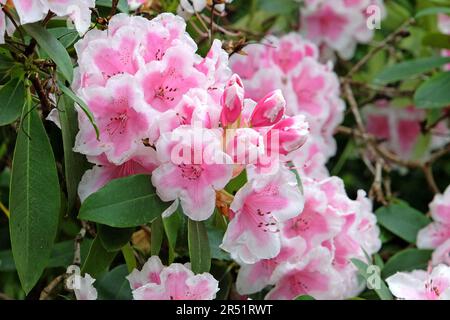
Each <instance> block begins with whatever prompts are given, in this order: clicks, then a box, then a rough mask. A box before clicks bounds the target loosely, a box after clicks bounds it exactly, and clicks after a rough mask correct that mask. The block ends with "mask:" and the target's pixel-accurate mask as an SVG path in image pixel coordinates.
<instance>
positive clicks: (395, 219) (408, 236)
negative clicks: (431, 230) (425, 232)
mask: <svg viewBox="0 0 450 320" xmlns="http://www.w3.org/2000/svg"><path fill="white" fill-rule="evenodd" d="M376 216H377V220H378V223H379V224H380V225H382V226H383V227H385V228H386V229H387V230H389V231H390V232H392V233H393V234H395V235H396V236H398V237H400V238H402V239H403V240H405V241H407V242H409V243H415V242H416V236H417V233H418V232H419V230H420V229H422V228H423V227H425V226H426V225H427V224H428V223H429V222H430V220H429V219H428V218H427V217H426V216H425V215H424V214H422V213H421V212H419V211H417V210H415V209H414V208H411V207H410V206H408V205H406V204H392V205H390V206H388V207H381V208H379V209H378V210H377V211H376Z"/></svg>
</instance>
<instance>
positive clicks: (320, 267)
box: [265, 247, 341, 300]
mask: <svg viewBox="0 0 450 320" xmlns="http://www.w3.org/2000/svg"><path fill="white" fill-rule="evenodd" d="M331 260H332V256H331V254H330V252H329V251H328V250H327V249H325V248H321V247H319V248H316V249H314V250H312V251H310V252H309V254H307V255H306V256H304V257H303V259H301V260H300V261H299V262H297V263H296V264H290V263H287V264H285V265H283V266H282V267H281V268H278V269H277V270H276V271H275V273H274V275H273V279H274V281H275V282H276V285H275V287H274V288H273V289H272V290H270V291H269V293H268V294H267V295H266V297H265V299H266V300H292V299H294V298H296V297H297V296H300V295H310V296H313V297H314V298H316V299H332V298H334V297H336V296H338V293H337V292H338V291H339V290H341V289H340V288H339V280H340V278H339V275H338V273H337V272H336V271H335V270H333V268H332V266H331Z"/></svg>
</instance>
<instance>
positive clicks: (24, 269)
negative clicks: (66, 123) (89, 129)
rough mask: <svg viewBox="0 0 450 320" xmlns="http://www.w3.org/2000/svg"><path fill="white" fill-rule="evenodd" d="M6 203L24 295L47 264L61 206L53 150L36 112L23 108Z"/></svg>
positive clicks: (12, 243)
mask: <svg viewBox="0 0 450 320" xmlns="http://www.w3.org/2000/svg"><path fill="white" fill-rule="evenodd" d="M30 107H31V106H30ZM9 203H10V211H11V219H10V234H11V245H12V251H13V255H14V261H15V264H16V267H17V272H18V274H19V278H20V281H21V283H22V287H23V289H24V291H25V292H26V293H28V292H29V291H30V290H31V289H32V288H33V287H34V285H35V284H36V282H37V281H38V279H39V278H40V276H41V274H42V272H43V271H44V269H45V267H46V266H47V265H48V261H49V258H50V254H51V252H52V248H53V242H54V240H55V237H56V231H57V228H58V221H59V212H60V204H61V196H60V187H59V181H58V172H57V170H56V164H55V158H54V156H53V150H52V147H51V145H50V141H49V139H48V137H47V134H46V132H45V129H44V126H43V124H42V121H41V119H40V118H39V115H38V112H37V110H36V109H30V110H28V108H24V113H23V119H22V124H21V129H20V130H19V134H18V137H17V142H16V148H15V151H14V160H13V166H12V173H11V190H10V201H9Z"/></svg>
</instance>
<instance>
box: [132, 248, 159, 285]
mask: <svg viewBox="0 0 450 320" xmlns="http://www.w3.org/2000/svg"><path fill="white" fill-rule="evenodd" d="M163 270H164V265H163V264H162V262H161V260H160V259H159V257H158V256H151V257H150V258H149V259H148V260H147V262H146V263H145V264H144V266H143V267H142V270H141V271H139V270H137V269H134V270H133V271H132V272H131V273H130V274H129V275H128V276H127V277H126V278H127V279H128V281H129V282H130V286H131V289H132V290H136V289H138V288H140V287H143V286H145V285H146V284H148V283H154V284H158V285H159V284H161V276H160V275H161V272H162V271H163Z"/></svg>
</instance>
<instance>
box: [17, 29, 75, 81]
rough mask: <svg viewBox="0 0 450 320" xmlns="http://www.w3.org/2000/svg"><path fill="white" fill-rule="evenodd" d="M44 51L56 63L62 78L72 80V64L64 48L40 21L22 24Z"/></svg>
mask: <svg viewBox="0 0 450 320" xmlns="http://www.w3.org/2000/svg"><path fill="white" fill-rule="evenodd" d="M22 27H23V29H24V30H25V31H26V33H28V34H29V35H30V36H31V37H33V38H34V39H35V40H36V42H37V43H38V45H39V46H40V47H41V48H42V50H44V51H45V53H46V54H47V55H48V56H49V57H50V58H51V59H52V60H53V61H54V62H55V63H56V65H57V67H58V69H59V71H61V74H62V75H63V76H64V78H65V79H66V80H67V81H69V82H72V79H73V65H72V60H71V59H70V56H69V54H68V53H67V51H66V48H64V46H63V45H62V44H61V42H59V41H58V40H57V39H56V38H55V37H54V36H53V35H52V34H51V33H50V32H49V31H48V30H47V29H45V28H44V27H43V26H42V24H41V23H39V22H36V23H31V24H25V25H23V26H22Z"/></svg>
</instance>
